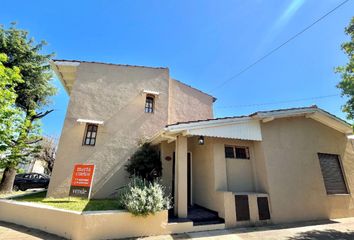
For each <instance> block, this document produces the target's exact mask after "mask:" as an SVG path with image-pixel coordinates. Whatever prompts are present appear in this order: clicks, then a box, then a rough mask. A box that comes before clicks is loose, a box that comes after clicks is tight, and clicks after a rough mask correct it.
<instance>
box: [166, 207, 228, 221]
mask: <svg viewBox="0 0 354 240" xmlns="http://www.w3.org/2000/svg"><path fill="white" fill-rule="evenodd" d="M186 221H191V222H193V226H198V225H207V224H220V223H225V220H224V219H222V218H220V217H219V216H218V213H217V212H215V211H212V210H210V209H207V208H204V207H201V206H198V205H197V204H194V205H193V206H192V205H191V206H189V207H188V215H187V217H186V218H179V217H177V216H176V215H175V214H174V210H173V209H170V210H169V211H168V222H169V223H178V222H186Z"/></svg>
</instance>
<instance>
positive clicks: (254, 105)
mask: <svg viewBox="0 0 354 240" xmlns="http://www.w3.org/2000/svg"><path fill="white" fill-rule="evenodd" d="M338 96H340V94H330V95H324V96H317V97H309V98H299V99H292V100H285V101H276V102H267V103H254V104H245V105H231V106H221V107H216V108H242V107H258V106H265V105H274V104H279V103H293V102H301V101H307V100H318V99H324V98H331V97H338Z"/></svg>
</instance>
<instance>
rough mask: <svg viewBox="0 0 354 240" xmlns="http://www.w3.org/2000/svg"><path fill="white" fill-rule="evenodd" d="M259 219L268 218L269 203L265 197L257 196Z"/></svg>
mask: <svg viewBox="0 0 354 240" xmlns="http://www.w3.org/2000/svg"><path fill="white" fill-rule="evenodd" d="M257 205H258V216H259V220H268V219H270V213H269V205H268V198H267V197H257Z"/></svg>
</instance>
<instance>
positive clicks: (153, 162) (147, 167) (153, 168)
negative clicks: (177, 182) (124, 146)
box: [126, 143, 162, 181]
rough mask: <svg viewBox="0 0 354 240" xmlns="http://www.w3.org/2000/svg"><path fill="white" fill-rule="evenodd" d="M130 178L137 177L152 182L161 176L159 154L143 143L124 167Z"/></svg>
mask: <svg viewBox="0 0 354 240" xmlns="http://www.w3.org/2000/svg"><path fill="white" fill-rule="evenodd" d="M126 170H127V172H128V173H129V175H130V176H138V177H141V178H143V179H146V180H147V181H153V180H154V179H156V178H159V177H161V175H162V164H161V160H160V156H159V153H158V152H157V151H156V149H155V148H154V147H152V146H151V145H150V144H149V143H144V144H143V145H142V146H141V147H140V148H139V149H138V150H137V151H136V152H135V153H134V155H133V156H132V157H131V158H130V160H129V163H128V164H127V165H126Z"/></svg>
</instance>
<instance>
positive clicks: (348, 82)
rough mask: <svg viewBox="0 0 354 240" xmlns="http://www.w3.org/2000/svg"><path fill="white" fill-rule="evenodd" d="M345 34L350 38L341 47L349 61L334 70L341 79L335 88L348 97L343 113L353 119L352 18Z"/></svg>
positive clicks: (353, 41)
mask: <svg viewBox="0 0 354 240" xmlns="http://www.w3.org/2000/svg"><path fill="white" fill-rule="evenodd" d="M345 33H346V34H347V35H348V36H349V37H350V41H348V42H345V43H343V44H342V46H341V47H342V50H343V51H344V53H345V54H346V55H347V56H348V58H349V61H348V63H347V64H346V65H344V66H340V67H337V68H336V72H337V73H339V74H340V76H341V79H342V80H341V81H340V82H339V84H338V85H337V87H338V88H340V89H341V91H342V96H346V97H348V100H347V102H346V104H345V105H344V106H343V111H344V112H345V113H347V117H348V119H354V17H353V18H352V20H351V22H350V24H349V25H348V27H346V28H345Z"/></svg>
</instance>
